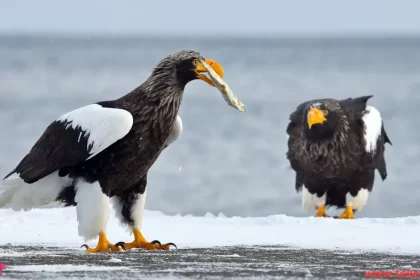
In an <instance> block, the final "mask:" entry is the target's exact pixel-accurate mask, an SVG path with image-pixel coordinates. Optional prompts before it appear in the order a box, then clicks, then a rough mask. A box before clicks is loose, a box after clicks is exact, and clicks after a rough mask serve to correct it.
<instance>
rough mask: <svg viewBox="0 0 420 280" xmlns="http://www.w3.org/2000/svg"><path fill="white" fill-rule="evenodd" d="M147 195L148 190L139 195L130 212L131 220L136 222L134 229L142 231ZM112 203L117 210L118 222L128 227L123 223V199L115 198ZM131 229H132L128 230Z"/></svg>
mask: <svg viewBox="0 0 420 280" xmlns="http://www.w3.org/2000/svg"><path fill="white" fill-rule="evenodd" d="M146 193H147V189H146V190H145V192H144V193H143V194H137V195H136V199H135V202H134V203H133V205H132V207H131V211H130V218H131V219H132V220H133V221H134V225H133V228H136V229H138V230H141V227H142V224H143V213H144V206H145V204H146ZM111 203H112V205H113V208H114V210H115V216H116V217H117V219H118V220H120V222H121V224H122V225H123V226H124V227H126V226H128V225H127V224H126V223H123V220H124V219H123V216H122V205H121V198H120V197H119V196H114V197H112V198H111ZM127 229H130V230H131V228H128V227H127Z"/></svg>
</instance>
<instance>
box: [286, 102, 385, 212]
mask: <svg viewBox="0 0 420 280" xmlns="http://www.w3.org/2000/svg"><path fill="white" fill-rule="evenodd" d="M371 97H372V96H362V97H358V98H348V99H345V100H335V99H318V100H312V101H308V102H305V103H302V104H301V105H299V106H298V108H297V109H296V111H294V112H293V113H292V114H291V115H290V123H289V125H288V127H287V134H288V136H289V139H288V152H287V158H288V159H289V161H290V164H291V167H292V169H293V170H294V171H295V172H296V179H295V188H296V190H297V191H302V203H303V206H304V208H305V210H311V209H318V211H317V214H316V216H327V214H326V212H325V206H327V207H328V206H336V207H337V208H346V210H345V211H344V213H343V214H342V215H341V216H339V218H354V216H353V211H356V210H358V211H360V210H361V209H362V208H363V207H364V206H365V204H366V202H367V199H368V193H369V192H370V191H371V190H372V187H373V183H374V179H375V170H377V171H378V173H379V174H380V176H381V179H382V180H385V179H386V177H387V171H386V162H385V155H384V152H385V144H386V143H389V144H391V141H390V140H389V138H388V136H387V134H386V132H385V129H384V126H383V122H382V119H381V116H380V113H379V111H378V110H377V109H375V108H374V107H372V106H368V105H367V104H366V103H367V101H368V99H369V98H371Z"/></svg>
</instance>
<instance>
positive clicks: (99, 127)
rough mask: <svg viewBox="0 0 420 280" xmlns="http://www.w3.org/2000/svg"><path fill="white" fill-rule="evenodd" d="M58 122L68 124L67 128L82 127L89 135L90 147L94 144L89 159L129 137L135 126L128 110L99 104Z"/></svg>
mask: <svg viewBox="0 0 420 280" xmlns="http://www.w3.org/2000/svg"><path fill="white" fill-rule="evenodd" d="M57 121H59V122H62V123H66V122H67V123H68V124H67V127H66V128H69V127H71V128H73V129H75V128H76V127H78V126H79V127H80V128H81V129H82V130H84V131H86V134H89V138H88V146H89V145H91V144H93V147H92V150H91V155H90V157H89V158H88V159H90V158H92V157H94V156H95V155H97V154H98V153H100V152H102V151H103V150H105V149H106V148H108V147H109V146H110V145H112V144H113V143H115V142H116V141H118V140H120V139H121V138H123V137H124V136H125V135H127V134H128V133H129V132H130V130H131V127H132V126H133V116H132V115H131V114H130V113H129V112H128V111H126V110H122V109H114V108H105V107H102V106H101V105H98V104H92V105H88V106H84V107H81V108H79V109H76V110H74V111H71V112H69V113H67V114H64V115H63V116H61V117H60V118H58V119H57Z"/></svg>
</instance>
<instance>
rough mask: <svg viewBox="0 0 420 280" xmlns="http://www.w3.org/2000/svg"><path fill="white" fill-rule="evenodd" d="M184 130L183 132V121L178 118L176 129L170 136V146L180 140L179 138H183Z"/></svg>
mask: <svg viewBox="0 0 420 280" xmlns="http://www.w3.org/2000/svg"><path fill="white" fill-rule="evenodd" d="M182 130H183V126H182V119H181V117H180V116H176V121H175V124H174V128H173V129H172V132H171V135H169V139H168V145H170V144H172V143H173V142H175V141H176V140H177V139H178V138H179V136H181V134H182Z"/></svg>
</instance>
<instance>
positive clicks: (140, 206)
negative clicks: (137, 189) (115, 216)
mask: <svg viewBox="0 0 420 280" xmlns="http://www.w3.org/2000/svg"><path fill="white" fill-rule="evenodd" d="M146 193H147V189H146V190H145V191H144V193H143V194H138V195H137V200H136V202H135V203H134V205H133V207H132V208H131V219H133V221H134V228H136V229H138V230H141V226H142V224H143V213H144V206H145V204H146Z"/></svg>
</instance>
